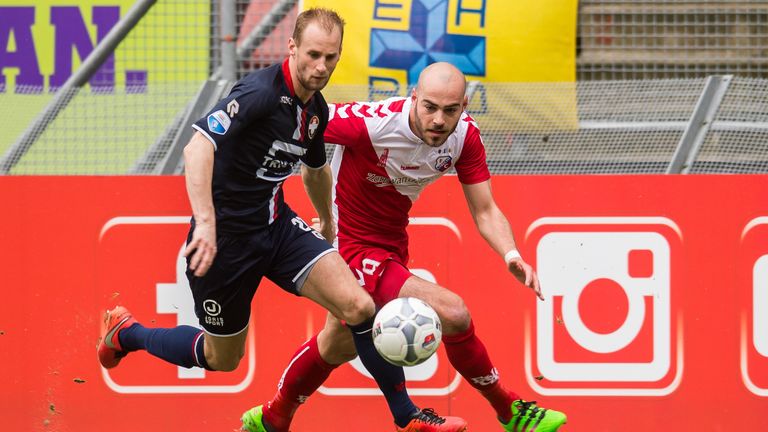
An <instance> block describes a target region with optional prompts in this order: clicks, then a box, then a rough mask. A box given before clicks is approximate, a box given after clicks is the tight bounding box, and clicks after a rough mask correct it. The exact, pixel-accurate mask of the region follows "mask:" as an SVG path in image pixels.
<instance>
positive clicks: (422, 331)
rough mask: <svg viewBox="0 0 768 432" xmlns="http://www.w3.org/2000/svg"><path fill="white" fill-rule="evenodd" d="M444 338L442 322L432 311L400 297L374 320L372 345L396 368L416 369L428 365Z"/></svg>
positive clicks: (414, 299)
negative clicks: (423, 363)
mask: <svg viewBox="0 0 768 432" xmlns="http://www.w3.org/2000/svg"><path fill="white" fill-rule="evenodd" d="M442 337H443V330H442V325H441V324H440V318H439V317H438V316H437V312H435V310H434V309H432V307H430V306H429V305H428V304H426V303H424V302H423V301H421V300H419V299H417V298H413V297H401V298H397V299H394V300H392V301H391V302H389V303H387V304H386V305H384V307H383V308H381V310H380V311H379V313H377V314H376V318H375V319H374V320H373V345H374V346H375V347H376V350H377V351H378V352H379V354H381V356H382V357H383V358H384V359H385V360H386V361H388V362H390V363H392V364H393V365H396V366H415V365H417V364H419V363H422V362H424V361H426V360H427V359H428V358H429V357H430V356H431V355H432V354H434V353H435V351H437V347H438V346H440V339H442Z"/></svg>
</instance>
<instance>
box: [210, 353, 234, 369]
mask: <svg viewBox="0 0 768 432" xmlns="http://www.w3.org/2000/svg"><path fill="white" fill-rule="evenodd" d="M242 358H243V354H239V353H213V354H208V353H206V356H205V361H206V362H208V366H210V367H211V369H213V370H215V371H220V372H232V371H233V370H235V369H237V366H238V365H239V364H240V360H241V359H242Z"/></svg>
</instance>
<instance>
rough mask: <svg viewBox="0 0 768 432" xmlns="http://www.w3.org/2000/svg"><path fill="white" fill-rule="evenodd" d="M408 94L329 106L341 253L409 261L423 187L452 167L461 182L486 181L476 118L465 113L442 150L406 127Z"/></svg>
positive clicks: (328, 139)
mask: <svg viewBox="0 0 768 432" xmlns="http://www.w3.org/2000/svg"><path fill="white" fill-rule="evenodd" d="M410 109H411V98H402V97H397V98H390V99H387V100H384V101H381V102H363V103H359V102H356V103H347V104H336V105H333V104H331V105H329V112H330V113H329V122H328V127H327V128H326V130H325V142H326V143H330V144H338V145H337V147H336V149H335V152H334V154H333V160H332V162H331V167H332V169H333V174H334V183H335V184H334V197H333V199H334V204H335V205H334V212H335V215H334V216H335V217H336V220H337V221H338V240H339V251H340V252H341V254H342V256H344V258H345V259H349V257H350V256H352V255H354V254H355V253H356V251H357V250H359V249H361V248H365V247H366V246H367V247H371V246H374V247H378V248H382V249H384V250H387V251H390V252H393V253H395V254H397V255H398V256H399V257H400V258H401V259H402V263H404V264H407V262H408V235H407V233H406V227H407V225H408V212H409V211H410V209H411V206H412V204H413V202H414V201H415V200H416V199H417V198H418V197H419V194H421V191H422V190H423V189H424V188H425V187H426V186H427V185H428V184H430V183H432V182H434V181H436V180H437V179H438V178H440V177H441V176H443V175H445V174H446V173H447V172H448V171H450V169H451V168H455V169H456V173H457V174H458V178H459V181H460V182H462V183H464V184H474V183H480V182H483V181H486V180H488V179H489V178H490V172H489V171H488V165H487V163H486V160H485V148H484V147H483V141H482V138H481V137H480V130H479V129H478V127H477V123H475V121H474V120H473V119H472V117H470V116H469V115H468V114H467V113H466V112H464V113H462V114H461V119H460V120H459V123H458V125H457V126H456V130H455V131H454V132H453V133H452V134H451V135H450V136H449V137H448V139H447V140H446V142H445V143H443V145H441V146H440V147H430V146H428V145H427V144H424V142H423V141H422V140H421V139H419V138H418V137H417V136H416V135H415V134H414V133H413V131H411V128H410V126H409V124H408V113H409V111H410Z"/></svg>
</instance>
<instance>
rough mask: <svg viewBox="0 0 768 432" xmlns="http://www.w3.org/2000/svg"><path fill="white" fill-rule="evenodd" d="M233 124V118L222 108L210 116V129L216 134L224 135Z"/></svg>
mask: <svg viewBox="0 0 768 432" xmlns="http://www.w3.org/2000/svg"><path fill="white" fill-rule="evenodd" d="M231 124H232V120H230V119H229V116H228V115H227V113H225V112H224V111H222V110H218V111H216V112H215V113H213V114H211V115H209V116H208V130H209V131H211V132H213V133H215V134H219V135H224V134H225V133H227V129H229V125H231Z"/></svg>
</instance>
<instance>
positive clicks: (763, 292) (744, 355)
mask: <svg viewBox="0 0 768 432" xmlns="http://www.w3.org/2000/svg"><path fill="white" fill-rule="evenodd" d="M741 249H742V253H741V254H740V255H741V257H742V259H741V261H742V262H741V263H740V265H739V268H740V273H741V274H742V280H743V281H744V283H742V284H740V285H742V286H744V287H745V288H744V290H745V292H746V293H747V294H748V295H746V296H744V297H743V298H745V299H750V300H751V303H752V304H751V307H747V308H745V311H744V314H743V318H742V326H741V377H742V381H743V382H744V385H745V386H746V387H747V388H748V389H749V391H751V392H752V393H754V394H756V395H758V396H768V217H759V218H755V219H753V220H752V221H750V222H749V223H748V224H747V225H746V227H745V228H744V230H743V232H742V244H741Z"/></svg>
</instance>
